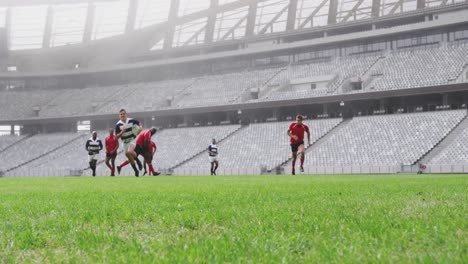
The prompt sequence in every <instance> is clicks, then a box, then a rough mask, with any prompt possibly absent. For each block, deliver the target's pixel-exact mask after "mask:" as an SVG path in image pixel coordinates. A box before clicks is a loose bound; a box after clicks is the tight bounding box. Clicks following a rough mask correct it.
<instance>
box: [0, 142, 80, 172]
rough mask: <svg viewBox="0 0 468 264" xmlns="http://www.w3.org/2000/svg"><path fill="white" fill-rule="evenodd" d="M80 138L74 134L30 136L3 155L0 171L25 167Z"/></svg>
mask: <svg viewBox="0 0 468 264" xmlns="http://www.w3.org/2000/svg"><path fill="white" fill-rule="evenodd" d="M81 137H82V135H80V134H76V133H52V134H38V135H34V136H31V137H29V138H27V139H25V140H22V141H20V142H18V143H17V144H15V145H13V146H12V147H10V148H9V149H8V150H7V151H6V153H3V154H4V157H8V158H2V159H0V170H2V171H10V170H14V169H16V168H19V167H21V166H27V164H25V163H28V162H31V161H33V160H34V159H38V158H40V157H41V156H45V155H48V154H49V153H51V152H53V151H55V150H56V149H58V148H62V147H63V146H64V145H67V144H70V143H71V142H72V141H75V140H78V139H80V138H81ZM2 156H3V155H2ZM23 164H24V165H23Z"/></svg>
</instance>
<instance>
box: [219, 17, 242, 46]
mask: <svg viewBox="0 0 468 264" xmlns="http://www.w3.org/2000/svg"><path fill="white" fill-rule="evenodd" d="M247 17H248V14H247V15H245V16H244V17H243V18H241V19H240V20H239V21H238V22H237V23H236V24H235V25H234V26H232V27H231V28H230V29H229V30H228V32H226V33H225V34H224V35H223V36H222V37H221V38H220V39H219V40H226V39H227V38H228V37H229V36H230V35H232V34H233V33H234V31H235V30H236V29H237V28H239V27H240V25H242V23H244V21H245V20H247Z"/></svg>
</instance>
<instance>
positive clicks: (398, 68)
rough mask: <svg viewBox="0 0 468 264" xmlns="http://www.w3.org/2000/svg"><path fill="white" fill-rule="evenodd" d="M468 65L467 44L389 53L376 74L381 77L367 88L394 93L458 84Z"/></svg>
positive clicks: (374, 72)
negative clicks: (400, 90)
mask: <svg viewBox="0 0 468 264" xmlns="http://www.w3.org/2000/svg"><path fill="white" fill-rule="evenodd" d="M467 63H468V46H467V45H466V44H461V45H450V46H442V47H439V48H429V49H413V50H410V51H399V52H393V53H391V54H388V56H386V58H385V59H384V60H382V61H381V63H380V64H379V65H378V66H377V67H376V69H375V70H374V71H373V73H372V74H373V75H376V76H379V77H377V78H376V79H375V80H374V81H373V82H371V83H370V84H369V85H368V87H365V88H366V89H370V90H391V89H403V88H416V87H424V86H434V85H441V84H449V83H451V82H455V81H456V80H457V78H458V76H459V75H460V74H461V73H462V70H463V66H465V64H467Z"/></svg>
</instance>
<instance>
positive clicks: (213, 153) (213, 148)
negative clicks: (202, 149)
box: [208, 138, 219, 175]
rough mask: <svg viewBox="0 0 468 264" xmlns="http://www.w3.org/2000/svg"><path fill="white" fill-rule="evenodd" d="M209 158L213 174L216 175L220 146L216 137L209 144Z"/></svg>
mask: <svg viewBox="0 0 468 264" xmlns="http://www.w3.org/2000/svg"><path fill="white" fill-rule="evenodd" d="M208 159H209V161H210V164H211V175H216V170H217V169H218V165H219V162H218V146H217V145H216V139H214V138H213V139H212V140H211V145H209V146H208Z"/></svg>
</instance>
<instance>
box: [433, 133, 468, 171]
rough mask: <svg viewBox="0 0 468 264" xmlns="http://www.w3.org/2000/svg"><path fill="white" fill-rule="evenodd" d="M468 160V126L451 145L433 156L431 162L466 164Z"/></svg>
mask: <svg viewBox="0 0 468 264" xmlns="http://www.w3.org/2000/svg"><path fill="white" fill-rule="evenodd" d="M467 162H468V128H466V129H464V130H463V131H462V132H461V133H460V134H459V135H458V137H457V138H456V139H455V140H454V141H453V142H452V143H451V144H450V145H448V146H446V147H445V148H444V149H443V150H442V151H441V152H440V153H439V154H438V155H436V156H435V157H434V158H432V159H431V160H430V161H429V164H442V165H455V164H466V163H467Z"/></svg>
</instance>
